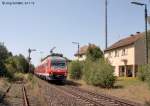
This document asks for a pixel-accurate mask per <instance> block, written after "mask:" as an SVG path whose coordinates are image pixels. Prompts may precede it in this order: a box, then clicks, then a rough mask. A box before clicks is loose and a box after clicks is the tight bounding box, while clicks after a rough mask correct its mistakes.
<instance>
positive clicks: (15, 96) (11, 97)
mask: <svg viewBox="0 0 150 106" xmlns="http://www.w3.org/2000/svg"><path fill="white" fill-rule="evenodd" d="M0 106H29V103H28V98H27V95H26V90H25V87H24V84H20V83H15V84H11V85H10V86H9V87H8V89H7V90H6V92H5V93H4V94H3V96H2V98H1V100H0Z"/></svg>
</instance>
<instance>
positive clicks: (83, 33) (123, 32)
mask: <svg viewBox="0 0 150 106" xmlns="http://www.w3.org/2000/svg"><path fill="white" fill-rule="evenodd" d="M2 1H5V2H6V1H8V2H12V1H23V2H24V1H25V0H0V42H4V44H5V46H6V47H7V48H8V50H9V51H11V52H12V53H13V54H14V55H16V54H19V53H21V54H23V55H25V57H27V56H28V51H27V50H28V48H31V49H36V50H37V51H36V52H32V54H31V56H32V63H33V64H35V65H37V64H39V63H40V59H41V58H42V57H44V56H46V55H48V54H49V51H50V49H51V48H53V47H54V46H55V47H56V49H55V50H54V52H58V53H62V54H63V55H64V56H65V57H68V58H69V59H72V58H73V57H74V53H75V52H76V51H77V45H74V44H72V42H79V43H80V45H81V46H83V45H87V44H88V43H94V44H96V45H97V46H99V47H100V48H101V49H102V50H104V48H105V0H26V1H28V2H34V5H33V4H29V5H17V4H16V5H3V4H2ZM132 1H138V2H142V3H146V4H147V6H148V14H149V11H150V9H149V8H150V0H108V46H110V45H111V44H113V43H114V42H116V41H118V40H119V39H121V38H124V37H127V36H130V35H131V34H135V33H136V32H143V31H144V25H145V23H144V7H142V6H137V5H133V4H131V3H130V2H132ZM40 51H42V52H40Z"/></svg>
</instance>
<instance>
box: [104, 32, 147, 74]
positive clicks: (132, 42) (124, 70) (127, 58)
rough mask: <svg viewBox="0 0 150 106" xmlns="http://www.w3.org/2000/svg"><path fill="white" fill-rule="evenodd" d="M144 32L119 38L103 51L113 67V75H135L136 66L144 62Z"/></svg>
mask: <svg viewBox="0 0 150 106" xmlns="http://www.w3.org/2000/svg"><path fill="white" fill-rule="evenodd" d="M144 35H145V34H144V33H139V32H138V33H136V34H135V35H131V36H130V37H127V38H124V39H121V40H119V41H118V42H116V43H114V44H113V45H111V46H110V47H108V48H107V49H106V50H105V51H104V55H105V58H107V59H108V60H109V62H110V63H111V65H112V66H113V67H114V70H115V73H114V74H115V76H127V77H135V76H136V73H137V71H138V66H139V65H142V64H145V63H146V55H145V54H146V47H145V40H144V38H145V37H144Z"/></svg>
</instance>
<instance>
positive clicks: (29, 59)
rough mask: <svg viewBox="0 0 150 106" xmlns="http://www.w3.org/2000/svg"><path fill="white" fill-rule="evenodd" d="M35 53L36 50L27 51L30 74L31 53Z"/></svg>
mask: <svg viewBox="0 0 150 106" xmlns="http://www.w3.org/2000/svg"><path fill="white" fill-rule="evenodd" d="M33 51H36V49H30V48H29V49H28V53H29V57H28V61H29V72H31V70H30V66H31V52H33Z"/></svg>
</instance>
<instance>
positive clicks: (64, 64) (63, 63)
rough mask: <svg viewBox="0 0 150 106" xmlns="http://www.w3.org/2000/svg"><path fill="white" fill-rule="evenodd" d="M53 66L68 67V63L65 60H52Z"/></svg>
mask: <svg viewBox="0 0 150 106" xmlns="http://www.w3.org/2000/svg"><path fill="white" fill-rule="evenodd" d="M51 65H52V67H56V68H65V67H66V63H65V61H53V62H51Z"/></svg>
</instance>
